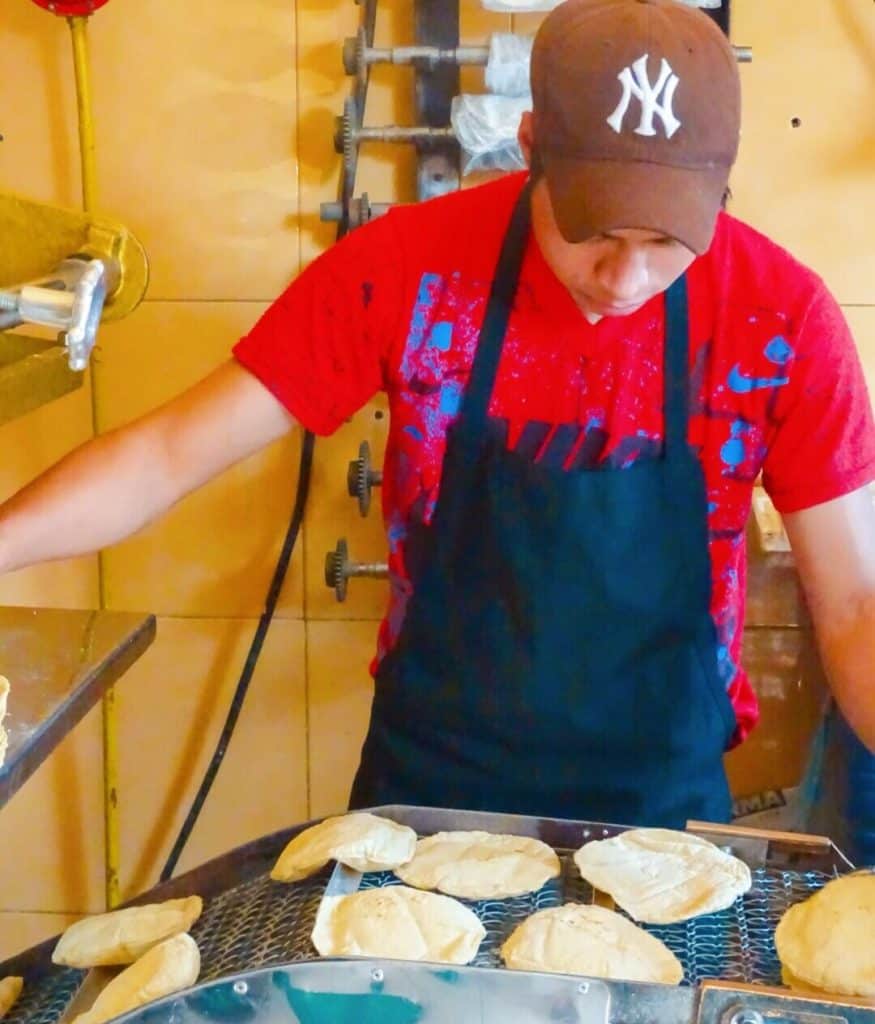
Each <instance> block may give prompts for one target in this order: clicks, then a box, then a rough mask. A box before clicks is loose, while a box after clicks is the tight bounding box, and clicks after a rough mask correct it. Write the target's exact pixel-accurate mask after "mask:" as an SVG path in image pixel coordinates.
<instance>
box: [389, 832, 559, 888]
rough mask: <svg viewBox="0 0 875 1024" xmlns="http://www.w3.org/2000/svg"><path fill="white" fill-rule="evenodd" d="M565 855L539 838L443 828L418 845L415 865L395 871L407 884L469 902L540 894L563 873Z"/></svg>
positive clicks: (414, 860)
mask: <svg viewBox="0 0 875 1024" xmlns="http://www.w3.org/2000/svg"><path fill="white" fill-rule="evenodd" d="M560 870H561V869H560V865H559V858H558V857H557V856H556V854H555V852H554V851H553V850H552V849H551V848H550V847H549V846H547V844H546V843H542V842H541V841H540V840H539V839H529V838H528V837H526V836H507V835H493V834H492V833H491V832H438V833H436V834H435V835H433V836H428V838H426V839H420V840H419V842H418V843H417V844H416V854H415V855H414V857H413V860H411V861H410V863H409V864H404V865H403V866H402V867H399V868H396V869H395V874H396V875H397V876H398V877H399V878H400V879H401V881H402V882H405V883H406V884H407V885H413V886H415V887H416V888H417V889H438V890H439V891H440V892H445V893H447V894H448V895H450V896H459V897H461V898H462V899H469V900H487V899H504V898H505V897H508V896H522V895H523V894H525V893H529V892H536V891H537V890H538V889H540V888H541V886H542V885H543V884H544V883H545V882H546V881H548V880H549V879H551V878H555V877H556V876H557V875H558V874H559V872H560Z"/></svg>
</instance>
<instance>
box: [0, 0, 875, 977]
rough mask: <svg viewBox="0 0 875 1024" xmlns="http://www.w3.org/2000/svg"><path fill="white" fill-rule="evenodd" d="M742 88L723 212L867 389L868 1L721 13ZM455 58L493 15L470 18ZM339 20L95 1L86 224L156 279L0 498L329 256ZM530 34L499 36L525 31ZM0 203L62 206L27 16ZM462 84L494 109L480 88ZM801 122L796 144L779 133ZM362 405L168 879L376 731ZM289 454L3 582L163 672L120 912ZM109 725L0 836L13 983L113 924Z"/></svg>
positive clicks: (141, 770) (227, 685) (281, 490)
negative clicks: (92, 178) (327, 571)
mask: <svg viewBox="0 0 875 1024" xmlns="http://www.w3.org/2000/svg"><path fill="white" fill-rule="evenodd" d="M732 6H733V13H734V32H733V35H734V37H735V40H736V41H737V42H738V43H742V44H749V45H752V46H753V47H754V51H755V61H754V64H753V65H751V66H747V67H745V68H743V70H742V74H743V78H744V82H745V101H746V110H745V121H744V140H743V149H742V155H741V159H740V162H739V166H738V169H737V171H736V173H735V176H734V180H733V191H734V195H735V199H734V201H733V209H734V212H736V213H737V214H738V215H740V216H742V217H745V218H747V219H749V220H751V221H752V222H753V223H755V224H756V225H757V226H759V227H761V228H762V229H763V230H765V231H766V232H767V233H770V234H772V235H774V236H775V237H776V238H777V239H778V240H779V241H781V242H783V243H785V244H786V245H787V246H788V247H790V248H791V249H793V250H794V251H795V252H797V254H798V255H800V256H801V257H802V258H803V259H805V260H806V261H807V262H809V263H810V264H812V265H813V266H815V267H816V268H817V269H818V270H819V271H820V272H821V273H822V274H823V276H824V277H825V278H826V280H827V282H828V283H829V284H830V285H831V286H832V288H833V289H834V290H835V292H836V294H837V295H838V297H839V299H840V300H841V301H842V302H843V303H845V304H846V306H847V307H848V315H849V317H850V319H851V323H852V325H853V327H854V328H855V330H856V332H857V337H858V340H859V343H860V348H861V351H862V352H863V355H864V358H865V360H866V365H867V372H868V373H869V375H870V381H872V382H873V384H875V293H873V288H875V286H873V281H875V274H873V270H875V266H873V257H872V249H871V241H870V237H869V235H870V231H871V224H872V222H873V212H875V204H873V195H872V188H871V180H872V168H873V158H875V140H873V133H872V130H871V125H870V116H869V111H870V108H871V103H870V100H871V96H872V94H873V86H875V81H873V78H875V72H873V67H875V64H873V61H872V54H873V52H875V23H873V21H872V19H871V4H870V3H869V0H819V2H818V3H817V4H812V5H804V7H805V10H804V11H800V6H799V5H798V3H797V2H795V0H769V2H768V3H762V2H760V0H733V4H732ZM461 7H462V38H463V40H464V41H465V42H469V43H474V42H478V41H484V40H486V39H487V38H488V35H489V33H491V32H493V31H496V30H507V29H508V28H509V27H511V21H510V19H509V18H507V17H502V16H499V15H495V14H487V13H485V12H484V11H483V10H482V8H481V6H480V4H479V0H461ZM359 14H360V9H359V8H358V7H357V6H356V4H354V3H353V0H329V2H326V0H247V2H245V3H241V2H240V0H212V2H210V3H200V2H186V3H179V2H178V0H151V2H150V3H149V4H143V3H141V2H140V0H111V2H110V3H109V4H108V5H107V6H105V7H104V8H102V9H101V10H100V11H98V12H97V14H96V15H95V16H94V17H93V18H92V19H91V21H90V28H89V38H90V51H91V56H92V72H93V89H94V99H95V116H96V126H97V150H98V174H99V181H98V194H99V198H100V202H99V206H100V208H101V210H102V211H104V212H105V213H106V214H108V215H111V216H112V217H114V218H115V219H117V220H119V221H121V222H122V223H125V224H127V225H128V226H129V227H130V228H131V229H132V230H133V231H134V232H135V233H136V234H137V235H138V237H139V238H140V240H141V241H142V242H143V244H144V245H145V248H146V250H147V253H148V255H149V259H150V262H151V270H152V276H151V282H150V287H149V290H148V293H147V297H146V301H145V302H144V303H143V305H142V306H141V307H140V308H139V309H138V310H137V311H136V312H135V313H134V314H133V315H131V316H130V317H128V318H127V319H125V320H123V321H120V322H118V323H116V324H112V325H106V326H105V327H104V328H102V329H101V332H100V349H99V351H98V353H97V354H96V357H95V359H94V365H93V369H92V371H91V374H90V379H89V381H88V382H87V386H86V387H85V388H83V389H81V390H80V391H78V392H76V393H74V394H72V395H70V396H68V397H66V398H64V399H61V400H60V401H58V402H56V403H55V404H53V405H51V406H49V407H46V408H44V409H41V410H38V411H37V412H35V413H33V414H31V415H30V416H28V417H26V418H25V419H22V420H19V421H16V422H14V423H12V424H8V425H7V426H5V427H3V428H2V429H0V446H2V450H3V453H4V457H3V459H2V461H0V497H3V496H5V495H7V494H9V493H12V492H13V491H14V490H15V489H16V488H17V487H18V486H20V485H21V484H22V483H24V482H25V481H26V480H27V479H29V478H30V477H31V476H33V475H34V474H36V473H37V472H38V471H39V470H41V469H42V468H43V467H45V466H47V465H48V464H50V463H51V462H52V461H54V460H55V459H56V458H57V457H59V456H60V455H61V454H62V453H63V452H65V451H66V450H68V449H69V448H71V447H73V446H74V445H75V444H77V443H79V442H81V441H82V440H84V439H86V438H87V437H89V436H90V435H91V433H92V432H93V430H94V429H97V430H105V429H108V428H110V427H113V426H116V425H118V424H120V423H122V422H124V421H126V420H128V419H129V418H131V417H133V416H135V415H137V414H139V413H140V412H142V411H143V410H145V409H147V408H149V407H150V406H152V405H154V404H155V403H157V402H160V401H162V400H163V399H165V398H166V397H168V396H170V395H171V394H173V393H175V392H177V391H178V390H180V389H182V388H184V387H185V386H186V385H188V384H189V383H191V382H192V381H194V380H196V379H197V378H198V377H200V376H202V375H203V374H205V373H206V372H208V371H209V370H210V369H211V368H212V367H214V366H215V365H216V364H218V363H219V362H220V361H222V360H223V359H224V358H226V356H227V354H228V350H229V348H230V346H231V345H232V344H233V342H234V341H235V340H236V338H237V337H238V336H239V335H240V334H241V333H242V332H244V331H245V330H246V329H247V327H248V326H249V325H250V324H251V323H252V322H254V321H255V320H256V319H257V317H258V316H259V314H260V313H261V311H262V310H263V309H264V308H265V304H266V303H268V302H269V301H270V300H271V299H272V298H273V297H274V296H275V295H276V294H277V293H278V292H279V291H280V290H281V289H282V288H283V286H284V285H285V284H286V282H288V281H289V280H290V279H291V278H292V277H293V276H294V275H295V273H296V272H297V271H298V270H299V269H300V267H301V266H303V265H304V264H305V263H306V262H307V261H308V260H310V259H311V258H312V257H313V256H314V255H316V254H317V253H318V252H319V251H321V250H322V249H323V248H325V246H326V245H328V244H330V241H331V239H332V237H333V230H334V229H333V227H332V226H330V225H325V224H322V223H320V221H319V219H318V209H319V203H320V201H323V200H327V199H333V198H334V194H335V189H336V182H337V176H338V173H339V159H338V157H337V156H336V155H335V153H334V151H333V145H332V136H333V130H334V118H335V116H336V115H337V114H338V113H339V111H340V110H341V107H342V103H343V99H344V96H345V95H346V93H347V90H348V88H349V83H348V80H347V79H346V78H345V77H344V75H343V73H342V69H341V64H340V44H341V40H342V39H343V38H344V37H345V36H347V35H351V34H352V33H353V32H354V31H355V28H356V27H357V24H358V18H359ZM536 23H537V18H536V17H534V16H525V17H518V18H517V19H516V22H515V25H514V26H513V27H514V28H515V29H516V30H518V31H530V30H531V29H533V28H534V26H535V24H536ZM0 32H2V48H3V57H4V75H3V78H2V83H0V89H2V90H3V93H2V97H0V98H2V102H0V131H2V133H3V136H4V141H3V142H2V144H0V188H2V189H4V190H10V191H18V192H21V193H24V194H26V195H28V196H31V197H32V198H35V199H39V200H43V201H47V202H58V203H62V204H65V205H77V204H78V201H79V177H78V150H77V142H76V131H75V101H74V91H73V73H72V60H71V53H70V43H69V33H68V30H67V26H66V25H65V24H64V21H63V19H59V18H55V17H53V16H51V15H49V14H47V13H46V12H45V11H43V10H41V9H39V8H37V6H36V5H35V4H32V3H30V2H28V0H5V3H4V4H3V14H2V20H0ZM411 39H412V15H411V4H410V3H405V2H403V0H380V3H379V19H378V26H377V41H378V44H385V45H389V44H391V43H394V44H401V43H407V42H410V41H411ZM463 82H464V84H465V86H466V87H468V88H470V89H473V90H477V89H479V88H480V83H481V73H480V72H479V71H476V70H468V71H466V72H465V74H464V76H463ZM411 83H412V74H411V72H410V69H405V68H391V67H378V68H376V69H375V70H374V72H373V75H372V85H371V92H370V98H369V104H368V111H367V121H368V123H372V124H381V123H383V124H384V123H391V122H393V121H397V122H399V123H409V122H410V120H411V117H412V100H411V95H410V92H411V90H410V85H411ZM793 118H798V119H799V120H800V124H799V126H798V127H792V119H793ZM357 191H367V192H368V193H369V195H370V197H371V199H372V200H374V201H378V202H379V201H386V200H393V199H401V198H404V199H410V198H412V197H413V160H412V154H411V153H410V152H409V151H407V150H405V149H403V148H402V149H401V150H399V149H397V148H391V147H388V146H377V145H372V146H369V147H366V148H364V149H363V151H362V158H361V161H360V171H359V179H358V187H357ZM386 428H387V420H386V416H385V404H384V403H383V401H382V400H376V401H374V402H373V403H371V404H369V405H368V406H367V407H366V408H364V409H363V410H361V411H360V412H359V413H358V414H357V415H356V416H354V417H353V418H352V419H351V421H350V422H349V423H348V424H346V425H345V426H344V427H343V428H342V429H341V430H340V431H338V433H337V434H336V435H335V436H334V437H333V438H331V439H328V440H320V441H319V442H318V444H317V449H316V462H315V466H314V472H313V487H312V496H311V502H310V506H309V508H308V512H307V517H306V522H305V529H304V534H303V543H302V544H301V545H299V547H298V550H297V551H296V553H295V557H294V559H293V561H292V566H291V569H290V572H289V578H288V580H287V582H286V585H285V588H284V591H283V594H282V597H281V600H280V604H279V608H278V612H277V620H276V621H275V623H274V625H273V627H272V629H271V632H270V634H269V637H268V641H267V643H266V645H265V649H264V653H263V655H262V658H261V661H260V663H259V668H258V671H257V673H256V676H255V680H254V682H253V685H252V689H251V693H250V697H249V700H248V703H247V705H246V706H245V708H244V711H243V714H242V716H241V719H240V722H239V725H238V728H237V732H236V734H235V737H234V740H233V742H232V744H231V748H230V750H229V753H228V757H227V759H226V762H225V764H224V766H223V768H222V771H221V773H220V775H219V777H218V780H217V783H216V785H215V787H214V789H213V792H212V794H211V796H210V798H209V801H208V803H207V805H206V808H205V811H204V813H203V815H202V819H201V821H200V823H199V824H198V827H197V829H196V831H195V833H194V835H193V837H192V840H191V843H190V846H189V848H188V849H187V851H186V853H185V856H184V857H183V860H182V862H181V864H180V868H181V869H183V868H185V867H190V866H192V865H193V864H195V863H198V862H200V861H203V860H205V859H206V858H208V857H210V856H212V855H215V854H218V853H220V852H223V851H224V850H227V849H229V848H232V847H234V846H237V845H239V844H240V843H242V842H245V841H246V840H248V839H251V838H253V837H256V836H258V835H261V834H264V833H267V832H269V831H272V830H274V829H277V828H281V827H283V826H285V825H287V824H290V823H293V822H296V821H300V820H302V819H304V818H306V817H308V816H316V815H322V814H325V813H328V812H331V811H336V810H339V809H341V808H342V807H343V805H344V801H345V798H346V794H347V789H348V784H349V780H350V777H351V773H352V770H353V768H354V765H355V762H356V759H357V754H358V747H359V744H360V741H361V736H362V733H363V729H364V723H365V720H366V714H367V708H368V704H369V700H370V693H371V683H370V681H369V677H368V674H367V663H368V661H369V659H370V657H371V654H372V651H373V643H374V635H375V631H376V624H377V620H378V619H379V617H380V615H381V612H382V610H383V606H384V603H385V596H386V595H385V586H384V584H382V583H377V582H371V581H352V583H351V587H350V595H349V598H348V600H347V601H346V603H345V604H342V605H341V604H338V603H337V602H335V600H334V598H333V596H332V594H331V592H330V591H328V590H327V589H326V588H325V586H324V584H323V582H322V565H323V559H324V554H325V552H326V551H327V550H329V549H331V548H333V547H334V544H335V542H336V540H337V538H338V537H340V536H345V537H347V538H348V540H349V543H350V550H351V552H352V554H353V555H354V556H355V557H356V558H357V559H359V560H365V561H377V560H382V559H383V558H384V556H385V545H384V541H383V537H382V532H381V527H380V523H379V517H378V514H377V511H376V509H375V510H374V511H373V512H372V513H371V515H370V517H369V518H367V519H362V518H360V517H359V515H358V512H357V509H356V507H355V503H354V502H353V501H352V500H351V499H350V498H349V497H348V496H347V495H346V466H347V462H348V461H349V460H350V459H352V458H354V457H355V455H356V452H357V449H358V445H359V443H360V441H362V440H364V439H367V440H369V441H370V443H371V447H372V449H373V451H374V453H375V455H376V456H378V457H379V456H380V455H381V453H382V447H383V444H384V442H385V436H386ZM299 450H300V449H299V442H298V440H297V439H289V440H286V441H282V442H278V443H277V444H275V445H273V446H271V447H270V448H269V449H268V450H266V451H264V452H262V453H260V454H259V455H256V456H254V457H252V458H251V459H249V460H247V461H246V462H244V463H243V464H241V465H240V466H238V467H236V468H235V469H233V470H231V471H230V472H228V473H226V474H225V475H224V476H223V477H221V478H220V479H218V480H216V481H214V482H213V483H212V484H210V485H208V486H207V487H205V488H204V489H203V490H202V491H200V492H199V493H197V494H195V495H192V496H191V497H189V498H188V499H186V500H185V501H183V502H182V503H181V504H180V505H179V506H178V507H177V508H175V509H174V510H172V511H171V512H170V513H169V514H168V515H167V516H166V517H165V518H164V519H163V520H162V521H161V522H159V523H157V524H155V525H153V526H152V527H150V528H149V529H147V530H146V531H144V532H143V533H142V534H140V535H139V536H137V537H134V538H132V539H130V540H128V541H126V542H125V543H123V544H120V545H118V546H117V547H115V548H114V549H112V550H111V551H108V552H106V553H105V555H104V556H103V557H102V558H101V559H100V561H99V562H98V559H97V558H82V559H77V560H75V561H71V562H69V563H61V564H56V565H52V566H42V567H36V568H33V569H29V570H25V571H22V572H19V573H15V574H12V575H10V576H7V577H5V578H0V600H2V601H5V602H7V603H11V604H32V605H39V604H47V605H59V606H66V607H93V606H95V605H96V603H97V601H98V595H99V573H102V582H103V589H104V593H105V598H106V602H107V606H108V607H110V608H115V609H124V610H136V611H151V612H155V613H156V614H157V615H158V617H159V619H158V638H157V640H156V642H155V644H154V646H153V647H152V648H151V649H150V650H149V651H148V652H147V653H146V655H145V656H144V657H143V658H142V659H141V660H140V661H139V662H138V663H137V664H136V665H135V666H134V667H133V669H132V670H131V671H130V672H129V673H128V674H127V676H125V677H124V678H123V680H122V681H121V682H120V684H119V686H118V697H119V713H120V739H121V751H122V753H121V757H122V763H121V779H120V796H121V832H122V855H123V863H122V873H121V881H122V886H123V895H124V896H130V895H132V894H133V893H135V892H138V891H141V890H142V889H144V888H147V887H149V886H150V885H151V884H152V883H154V881H155V880H156V878H157V875H158V872H159V870H160V868H161V866H162V864H163V862H164V859H165V857H166V855H167V852H168V850H169V847H170V844H171V843H172V841H173V839H174V837H175V834H176V831H177V829H178V827H179V825H180V824H181V821H182V818H183V817H184V815H185V812H186V810H187V808H188V805H189V802H190V800H191V799H192V797H193V795H194V792H195V789H196V787H197V784H198V782H199V779H200V774H201V772H202V771H203V769H204V767H205V765H206V762H207V760H208V759H209V756H210V754H211V752H212V749H213V745H214V743H215V740H216V737H217V735H218V731H219V729H220V728H221V724H222V721H223V718H224V714H225V711H226V709H227V705H228V701H229V699H230V694H231V692H232V690H233V687H234V684H235V683H236V680H237V676H238V673H239V671H240V668H241V666H242V663H243V659H244V658H245V655H246V650H247V647H248V643H249V641H250V639H251V636H252V634H253V631H254V629H255V625H256V621H257V617H258V615H259V614H260V611H261V608H262V604H263V600H264V595H265V592H266V588H267V584H268V581H269V578H270V574H271V571H272V568H273V564H274V561H275V558H276V556H277V553H278V551H279V547H280V545H281V542H282V538H283V534H284V531H285V526H286V523H287V520H288V517H289V514H290V510H291V505H292V500H293V496H294V489H295V484H296V477H297V465H298V457H299ZM101 771H102V766H101V754H100V721H99V711H98V710H95V711H94V712H92V713H91V714H90V715H89V716H88V717H87V718H86V719H85V720H84V721H83V722H82V723H81V724H80V725H79V726H78V727H77V728H76V729H75V730H74V732H73V733H72V734H71V735H70V736H69V737H68V738H67V739H66V740H65V741H64V742H63V743H62V745H61V747H60V748H59V749H58V750H57V752H56V753H55V754H54V755H53V756H52V757H51V758H50V759H49V760H48V761H47V762H46V763H45V764H44V765H43V766H42V768H41V769H40V770H39V771H38V772H37V774H36V775H35V776H34V777H33V778H32V779H31V780H30V781H29V782H28V783H27V785H26V786H25V787H23V789H22V790H21V791H20V792H19V793H18V794H17V795H16V796H15V797H14V798H13V800H12V801H11V802H10V803H9V804H8V805H7V806H6V807H5V808H3V809H2V815H3V826H4V834H5V835H7V836H11V835H14V836H15V837H16V841H15V843H14V844H13V843H7V844H5V846H4V858H3V871H2V873H0V958H2V957H3V956H5V955H7V954H9V953H12V952H14V951H16V950H18V949H21V948H24V947H26V946H27V945H29V944H31V943H32V942H35V941H37V940H38V939H40V938H42V937H44V936H45V935H49V934H52V933H54V932H56V931H57V930H59V929H60V928H61V927H62V926H63V925H64V924H65V923H66V922H67V921H68V920H69V919H70V918H71V917H72V916H75V915H76V914H81V913H85V912H88V911H94V910H97V909H99V908H100V907H101V905H102V898H103V895H102V893H103V889H102V855H103V849H102V819H101V806H100V801H101V782H100V779H101Z"/></svg>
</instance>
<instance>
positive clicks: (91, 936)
mask: <svg viewBox="0 0 875 1024" xmlns="http://www.w3.org/2000/svg"><path fill="white" fill-rule="evenodd" d="M202 909H203V900H201V898H200V896H186V897H185V898H184V899H178V900H166V901H165V902H164V903H145V904H143V906H140V907H125V908H123V909H122V910H111V911H110V912H109V913H108V914H97V915H95V916H94V917H86V918H84V919H83V920H82V921H77V922H76V923H75V924H71V925H70V927H69V928H68V929H67V930H66V931H65V932H64V934H63V935H62V936H61V938H60V940H59V941H58V944H57V946H55V949H54V952H53V953H52V961H53V962H54V963H56V964H64V965H66V966H67V967H101V966H109V965H112V964H132V963H133V962H134V961H135V960H136V959H137V958H138V957H140V956H142V955H143V953H145V952H146V951H147V950H148V949H151V948H152V947H153V946H155V945H157V944H158V943H159V942H162V941H163V940H164V939H169V938H170V936H171V935H178V934H179V933H180V932H186V931H188V929H189V928H190V927H191V926H192V925H193V924H194V922H195V921H197V919H198V918H199V917H200V915H201V910H202Z"/></svg>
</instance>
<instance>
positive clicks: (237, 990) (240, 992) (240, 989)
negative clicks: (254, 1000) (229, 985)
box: [233, 981, 249, 996]
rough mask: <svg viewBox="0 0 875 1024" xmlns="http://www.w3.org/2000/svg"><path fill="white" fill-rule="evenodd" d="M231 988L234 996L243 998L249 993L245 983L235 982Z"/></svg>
mask: <svg viewBox="0 0 875 1024" xmlns="http://www.w3.org/2000/svg"><path fill="white" fill-rule="evenodd" d="M233 987H234V995H235V996H245V995H246V993H247V992H248V991H249V986H248V985H247V984H246V982H245V981H235V982H234V986H233Z"/></svg>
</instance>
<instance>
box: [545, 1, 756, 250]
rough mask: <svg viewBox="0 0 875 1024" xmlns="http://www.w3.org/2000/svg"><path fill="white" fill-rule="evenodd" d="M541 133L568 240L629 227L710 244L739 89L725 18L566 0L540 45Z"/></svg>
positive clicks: (550, 18) (658, 6)
mask: <svg viewBox="0 0 875 1024" xmlns="http://www.w3.org/2000/svg"><path fill="white" fill-rule="evenodd" d="M531 81H532V113H531V125H532V139H533V143H534V147H533V148H534V155H535V156H536V157H537V164H536V165H535V169H536V172H537V173H539V174H543V177H544V179H545V181H546V186H547V189H548V192H549V198H550V205H551V207H552V210H553V215H554V217H555V220H556V225H557V227H558V228H559V231H560V233H561V235H562V237H563V238H564V239H565V240H566V241H568V242H585V241H587V240H588V239H590V238H594V237H596V236H598V235H602V234H605V233H607V232H610V231H613V230H616V229H622V228H641V229H647V230H650V231H655V232H659V233H660V234H663V235H667V236H668V237H670V238H674V239H677V240H678V241H679V242H681V243H682V244H683V245H685V246H686V247H687V248H688V249H690V250H691V251H692V252H693V253H696V254H698V253H703V252H705V251H706V250H707V249H708V246H709V245H710V244H711V239H712V237H713V234H714V227H715V224H716V221H717V217H718V214H719V210H720V205H721V202H722V200H723V196H724V194H725V191H726V186H727V182H728V180H729V169H730V167H732V164H733V161H734V160H735V156H736V152H737V150H738V137H739V127H740V110H741V88H740V82H739V76H738V66H737V61H736V59H735V53H734V52H733V50H732V46H731V45H730V43H729V40H728V39H727V38H726V36H725V35H724V34H723V32H721V30H720V28H719V27H718V26H717V24H716V23H715V22H714V21H713V20H712V19H711V18H709V17H708V16H707V15H705V14H703V13H702V12H701V11H700V10H697V9H696V8H694V7H690V6H688V5H687V4H685V3H678V2H677V0H563V2H562V3H561V4H559V5H558V6H557V7H556V8H555V9H554V10H553V11H551V12H550V13H549V14H548V15H547V17H546V18H545V19H544V20H543V22H542V23H541V26H540V28H539V29H538V32H537V34H536V36H535V41H534V45H533V47H532V62H531Z"/></svg>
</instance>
